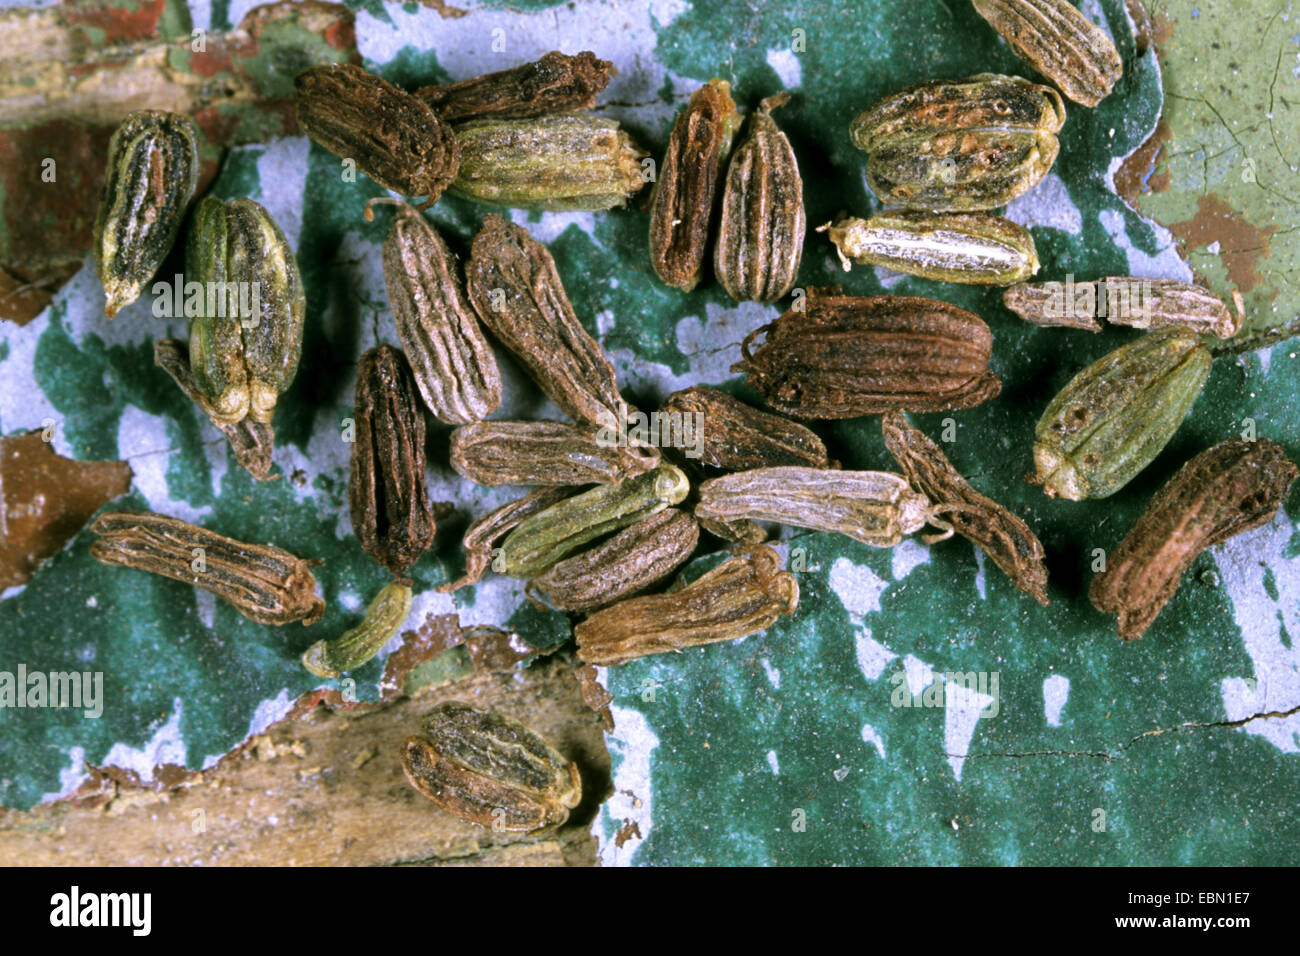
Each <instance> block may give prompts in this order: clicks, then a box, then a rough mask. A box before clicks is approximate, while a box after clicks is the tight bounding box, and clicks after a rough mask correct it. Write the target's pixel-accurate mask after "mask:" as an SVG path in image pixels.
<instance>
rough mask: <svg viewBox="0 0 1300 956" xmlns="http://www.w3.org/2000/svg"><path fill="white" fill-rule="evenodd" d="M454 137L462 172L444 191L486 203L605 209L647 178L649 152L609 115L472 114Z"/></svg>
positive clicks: (623, 200) (618, 203)
mask: <svg viewBox="0 0 1300 956" xmlns="http://www.w3.org/2000/svg"><path fill="white" fill-rule="evenodd" d="M456 140H457V142H458V143H459V144H460V154H461V161H460V173H459V175H458V176H457V177H456V181H455V182H454V183H452V184H451V186H450V187H449V190H450V192H452V193H453V194H455V195H457V196H463V197H464V198H466V199H472V200H474V201H475V202H480V203H485V204H487V205H491V206H512V207H514V208H517V209H559V210H562V209H611V208H613V207H615V206H622V205H624V204H625V203H626V202H627V200H628V199H629V198H631V197H632V196H633V195H634V194H636V193H637V192H638V191H640V189H641V187H642V186H644V185H645V183H646V179H645V177H644V176H643V174H642V166H641V161H642V160H643V159H645V158H646V157H647V156H648V155H649V154H648V153H647V152H646V151H645V150H643V149H642V148H641V147H639V146H638V145H637V144H636V143H634V142H633V141H632V138H631V137H630V136H628V135H627V133H625V132H623V130H621V129H619V125H618V123H616V122H614V121H613V120H607V119H599V118H597V117H595V116H587V115H585V114H578V115H574V116H541V117H537V118H535V119H517V120H499V119H487V120H471V121H470V122H468V123H464V124H461V125H459V126H457V127H456Z"/></svg>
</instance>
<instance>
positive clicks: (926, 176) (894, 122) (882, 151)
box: [850, 73, 1065, 212]
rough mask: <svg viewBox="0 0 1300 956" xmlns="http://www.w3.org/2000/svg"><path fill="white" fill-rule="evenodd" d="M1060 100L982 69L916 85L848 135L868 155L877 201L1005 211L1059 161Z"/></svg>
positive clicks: (887, 101) (878, 105)
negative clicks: (956, 78)
mask: <svg viewBox="0 0 1300 956" xmlns="http://www.w3.org/2000/svg"><path fill="white" fill-rule="evenodd" d="M1064 123H1065V104H1064V103H1063V102H1062V101H1061V96H1060V94H1059V93H1057V92H1056V91H1055V90H1053V89H1051V88H1050V87H1046V86H1038V85H1036V84H1034V83H1030V82H1029V81H1028V80H1022V79H1020V78H1019V77H1015V76H998V75H997V74H993V73H982V74H980V75H979V76H972V77H970V78H968V79H965V80H959V81H956V82H949V81H945V80H935V81H932V82H928V83H918V84H917V85H915V86H909V87H907V88H906V89H903V90H899V91H898V92H897V93H892V94H890V95H889V96H886V97H885V98H884V99H882V100H880V101H879V102H878V103H876V104H875V105H874V106H872V107H871V108H870V109H868V110H866V111H865V112H863V113H862V114H860V115H859V116H858V118H857V119H855V120H854V121H853V125H852V126H851V127H850V133H851V135H852V137H853V143H854V145H855V146H857V147H858V148H859V149H862V150H865V151H867V152H868V153H870V154H871V155H870V157H869V158H868V160H867V182H868V183H869V184H870V186H871V189H872V191H873V192H874V193H875V194H876V195H877V196H879V197H880V199H881V200H882V201H883V202H886V203H891V204H896V205H900V206H907V207H909V208H913V209H929V210H932V211H935V212H945V211H949V210H959V211H960V210H967V211H976V210H981V209H992V208H994V207H995V206H1005V205H1006V204H1007V203H1008V202H1010V201H1011V200H1012V199H1015V198H1016V197H1017V196H1019V195H1021V194H1023V193H1025V192H1027V191H1028V190H1029V189H1031V188H1033V187H1034V186H1035V185H1037V184H1038V181H1039V180H1041V179H1042V178H1043V177H1044V176H1045V175H1047V171H1048V170H1049V169H1051V168H1052V163H1054V162H1056V155H1057V153H1058V152H1059V150H1060V143H1059V142H1058V141H1057V138H1056V134H1057V132H1059V131H1060V129H1061V126H1062V125H1064Z"/></svg>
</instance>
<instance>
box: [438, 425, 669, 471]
mask: <svg viewBox="0 0 1300 956" xmlns="http://www.w3.org/2000/svg"><path fill="white" fill-rule="evenodd" d="M599 435H600V433H599V432H598V431H597V430H595V429H592V428H590V427H588V426H584V425H566V424H562V423H560V422H497V421H493V422H480V423H478V424H476V425H464V426H462V427H460V428H457V429H456V430H455V431H453V432H452V433H451V467H452V468H454V469H455V470H456V473H457V474H459V475H462V476H464V477H465V478H468V479H469V480H470V481H476V482H478V483H479V484H480V485H569V486H573V485H590V484H607V485H611V484H617V483H618V482H620V481H623V480H624V479H625V478H630V477H632V476H633V475H639V474H641V473H642V472H646V471H649V470H650V469H652V468H655V467H656V466H658V464H659V450H658V449H657V448H651V447H649V446H643V445H628V446H618V445H613V444H611V443H609V442H607V441H605V440H603V439H602V438H600V437H599Z"/></svg>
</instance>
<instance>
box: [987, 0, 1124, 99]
mask: <svg viewBox="0 0 1300 956" xmlns="http://www.w3.org/2000/svg"><path fill="white" fill-rule="evenodd" d="M971 2H972V3H974V5H975V11H976V12H977V13H978V14H979V15H980V16H982V17H983V18H984V19H985V20H987V21H988V24H989V26H991V27H992V28H993V29H994V30H996V31H997V32H998V34H999V35H1000V36H1001V37H1002V39H1004V40H1006V41H1007V44H1008V45H1009V46H1010V47H1011V49H1013V50H1015V51H1016V55H1017V56H1019V57H1020V58H1021V59H1022V60H1024V61H1025V62H1026V63H1028V64H1029V65H1030V66H1032V67H1033V68H1034V69H1035V70H1037V71H1038V72H1039V73H1041V74H1043V76H1045V77H1047V78H1048V79H1049V80H1051V81H1052V82H1053V83H1054V84H1056V86H1057V88H1058V89H1060V91H1061V92H1062V93H1064V94H1065V95H1066V96H1068V97H1069V98H1070V99H1072V100H1074V102H1076V103H1082V104H1083V105H1084V106H1096V105H1097V104H1098V103H1100V102H1101V101H1102V100H1103V99H1105V98H1106V96H1107V94H1109V93H1110V91H1111V88H1112V87H1113V86H1114V85H1115V81H1116V80H1118V79H1119V78H1120V74H1121V73H1123V70H1124V64H1123V61H1121V60H1120V57H1119V51H1118V50H1116V49H1115V44H1114V42H1113V41H1112V40H1111V38H1110V37H1109V36H1107V35H1106V31H1104V30H1103V29H1102V28H1101V27H1099V26H1097V25H1096V24H1094V23H1092V22H1091V21H1090V20H1088V19H1087V18H1086V17H1084V15H1083V14H1082V13H1080V12H1079V11H1078V10H1077V9H1076V8H1075V7H1074V5H1073V4H1071V3H1070V2H1069V0H971Z"/></svg>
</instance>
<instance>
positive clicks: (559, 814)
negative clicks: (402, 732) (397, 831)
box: [402, 701, 582, 833]
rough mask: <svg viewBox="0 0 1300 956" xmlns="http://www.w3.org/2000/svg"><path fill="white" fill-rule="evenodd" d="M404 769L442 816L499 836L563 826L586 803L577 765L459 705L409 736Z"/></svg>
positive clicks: (507, 722)
mask: <svg viewBox="0 0 1300 956" xmlns="http://www.w3.org/2000/svg"><path fill="white" fill-rule="evenodd" d="M402 769H403V770H404V771H405V772H406V779H407V780H409V781H410V783H411V786H413V787H414V788H415V789H416V790H418V791H419V792H420V793H421V794H423V795H424V796H426V797H428V798H429V799H430V800H432V801H433V802H434V803H436V804H437V805H438V806H439V807H440V808H442V809H443V810H446V811H447V812H448V813H451V814H455V815H456V816H458V817H460V818H461V819H462V820H468V821H470V822H471V823H477V824H479V825H480V826H485V827H492V828H493V829H495V830H505V831H511V832H525V833H526V832H530V831H532V830H540V829H542V828H543V827H548V826H554V825H558V824H561V823H563V822H564V821H565V820H567V819H568V817H569V811H570V810H571V809H572V808H573V807H576V806H577V805H578V803H579V801H580V800H581V799H582V780H581V778H580V777H579V776H578V767H577V765H576V764H575V763H573V762H572V761H570V760H566V759H565V758H564V757H563V756H562V755H561V754H560V752H559V751H558V750H556V749H555V748H554V747H553V746H551V745H550V743H548V742H547V741H546V739H545V738H544V737H542V736H541V735H540V734H538V733H537V732H536V731H533V730H531V729H529V728H528V727H526V726H524V725H523V724H521V723H520V722H519V721H517V720H514V719H512V718H510V717H507V716H505V715H504V714H498V713H496V712H495V711H489V710H479V709H477V708H475V707H471V706H469V705H468V704H462V703H460V702H459V701H449V702H448V703H445V704H440V705H439V706H437V707H435V708H434V709H433V711H431V712H430V714H429V716H428V718H427V719H426V720H425V723H424V735H423V736H421V737H408V738H407V740H406V743H405V744H404V745H403V747H402Z"/></svg>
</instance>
